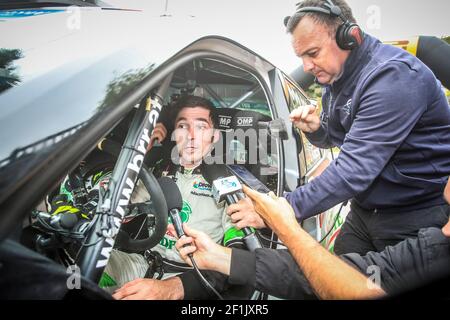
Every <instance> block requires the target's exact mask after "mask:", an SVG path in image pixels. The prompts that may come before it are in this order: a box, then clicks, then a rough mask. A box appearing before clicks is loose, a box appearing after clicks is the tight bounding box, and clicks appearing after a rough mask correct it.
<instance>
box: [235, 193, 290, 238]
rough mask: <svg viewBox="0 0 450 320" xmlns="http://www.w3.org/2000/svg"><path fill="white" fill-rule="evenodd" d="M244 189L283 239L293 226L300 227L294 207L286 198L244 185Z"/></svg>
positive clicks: (260, 213) (258, 210) (267, 222)
mask: <svg viewBox="0 0 450 320" xmlns="http://www.w3.org/2000/svg"><path fill="white" fill-rule="evenodd" d="M243 191H244V192H245V194H246V195H247V196H248V197H249V198H250V199H252V201H253V204H254V206H255V209H256V212H257V213H258V214H259V215H260V216H261V217H262V218H263V219H264V221H265V223H266V225H268V226H269V227H270V228H271V229H272V230H273V231H274V232H275V233H276V234H277V235H278V236H279V237H280V239H281V240H283V236H284V235H285V234H288V233H289V231H292V230H291V229H292V227H295V228H298V221H297V219H296V218H295V213H294V209H292V207H291V205H290V204H289V202H287V200H286V199H285V198H278V197H277V196H275V194H274V193H273V192H270V193H268V194H263V193H259V192H257V191H254V190H252V189H250V188H249V187H247V186H245V185H243Z"/></svg>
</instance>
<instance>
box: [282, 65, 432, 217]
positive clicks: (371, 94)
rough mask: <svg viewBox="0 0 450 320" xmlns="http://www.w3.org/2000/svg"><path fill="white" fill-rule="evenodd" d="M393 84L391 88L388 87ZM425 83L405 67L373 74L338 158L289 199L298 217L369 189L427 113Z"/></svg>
mask: <svg viewBox="0 0 450 320" xmlns="http://www.w3.org/2000/svg"><path fill="white" fill-rule="evenodd" d="M394 79H395V80H394ZM388 81H390V82H392V85H390V86H387V85H386V82H388ZM411 81H412V82H411ZM421 81H422V80H421V79H417V77H415V72H414V71H413V70H411V69H409V67H408V66H406V65H404V64H402V63H390V64H387V65H386V66H385V67H383V68H382V69H380V70H377V72H376V73H374V74H373V75H371V78H370V80H368V81H366V83H365V84H364V85H363V86H362V88H361V92H363V94H362V95H363V96H362V97H361V99H360V100H361V101H360V103H359V105H358V106H355V107H357V108H358V110H357V113H356V116H355V119H354V121H353V123H352V125H351V128H350V130H349V132H348V133H347V135H346V137H345V140H344V143H343V145H342V146H341V151H340V153H339V156H338V158H337V159H335V160H334V161H332V162H331V164H330V165H329V166H328V167H327V168H326V169H325V171H324V172H323V173H322V174H321V175H320V176H319V177H317V178H315V179H314V180H312V181H311V182H310V183H308V184H306V185H304V186H301V187H299V188H297V189H296V190H294V191H293V192H291V193H289V194H287V195H286V198H287V199H288V201H289V203H290V204H291V205H292V207H293V208H294V211H295V213H296V216H297V219H300V220H304V219H306V218H308V217H311V216H313V215H315V214H317V213H320V212H323V211H325V210H327V209H329V208H331V207H333V206H335V205H336V204H338V203H340V202H343V201H346V200H348V199H351V198H352V197H354V196H356V195H358V194H360V193H361V192H363V191H365V190H367V189H368V188H369V186H370V185H371V184H372V183H373V181H374V180H375V179H376V178H377V177H378V176H379V175H380V173H381V172H382V171H383V169H384V168H385V166H386V164H387V163H388V162H389V160H390V159H391V157H392V155H393V154H394V153H395V152H396V150H397V149H398V148H399V146H400V145H401V144H402V143H403V142H404V141H405V139H406V138H407V137H408V135H409V134H410V132H411V130H412V129H413V128H414V126H415V125H416V124H417V121H418V120H419V119H420V117H421V115H422V114H423V112H424V111H425V109H426V106H427V101H426V98H427V97H426V95H425V94H424V91H425V90H426V88H425V84H423V83H422V82H421ZM411 87H414V88H415V90H413V91H411V90H410V88H411Z"/></svg>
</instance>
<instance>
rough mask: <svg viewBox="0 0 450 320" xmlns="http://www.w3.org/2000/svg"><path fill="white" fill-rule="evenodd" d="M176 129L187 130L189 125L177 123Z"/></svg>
mask: <svg viewBox="0 0 450 320" xmlns="http://www.w3.org/2000/svg"><path fill="white" fill-rule="evenodd" d="M177 129H185V130H186V129H189V125H188V124H187V123H179V124H178V125H177Z"/></svg>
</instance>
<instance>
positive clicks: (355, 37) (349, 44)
mask: <svg viewBox="0 0 450 320" xmlns="http://www.w3.org/2000/svg"><path fill="white" fill-rule="evenodd" d="M300 12H318V13H323V14H327V15H329V16H332V17H338V18H340V19H341V20H342V24H341V25H340V26H339V27H338V29H337V31H336V43H337V45H338V46H339V48H341V49H343V50H353V49H355V48H357V47H359V45H360V44H361V43H362V39H363V32H362V30H361V28H360V27H359V26H358V25H357V24H356V23H353V22H350V21H348V20H347V19H345V17H344V16H343V15H342V10H341V8H339V7H338V6H336V5H335V4H334V3H333V2H332V1H331V0H326V3H324V4H323V7H303V8H300V9H298V10H297V12H296V13H300ZM289 18H290V17H286V18H285V19H284V24H285V26H287V23H288V21H289Z"/></svg>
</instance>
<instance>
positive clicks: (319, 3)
mask: <svg viewBox="0 0 450 320" xmlns="http://www.w3.org/2000/svg"><path fill="white" fill-rule="evenodd" d="M332 2H333V3H334V5H336V6H338V7H339V8H340V9H341V12H342V17H343V18H344V20H348V21H350V22H353V23H356V19H355V17H354V16H353V13H352V9H351V8H350V7H349V6H348V4H347V2H345V1H344V0H332ZM325 3H327V1H326V0H305V1H302V2H299V3H297V9H296V12H295V13H294V14H293V15H292V16H290V17H286V19H288V20H287V21H285V24H286V31H287V32H289V33H293V32H294V30H295V28H296V27H297V25H298V24H299V23H300V21H301V20H302V19H303V17H311V18H312V19H313V20H314V21H315V22H316V23H319V24H322V25H324V26H327V27H328V29H329V31H330V35H331V36H332V37H334V36H335V35H336V31H337V28H338V27H339V26H340V25H341V24H342V23H343V21H342V19H341V18H339V17H335V16H331V15H328V14H325V13H320V12H298V10H300V9H301V8H304V7H319V8H326V7H325V6H324V4H325Z"/></svg>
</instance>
